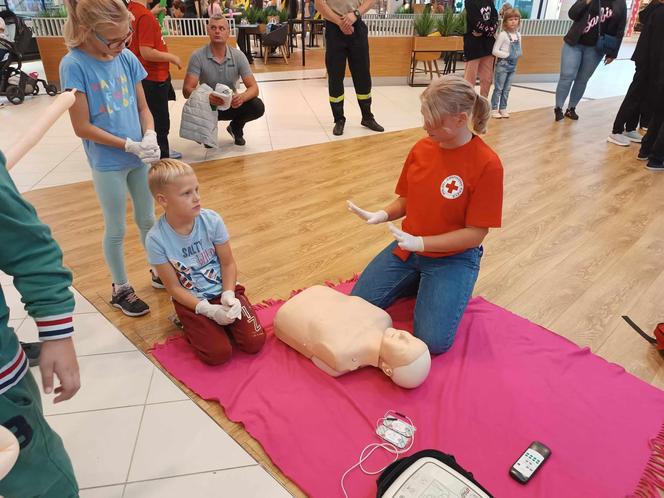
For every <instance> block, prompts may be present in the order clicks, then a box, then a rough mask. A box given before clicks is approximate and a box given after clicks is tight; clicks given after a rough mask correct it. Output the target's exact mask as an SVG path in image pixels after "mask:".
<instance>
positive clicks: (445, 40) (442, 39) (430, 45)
mask: <svg viewBox="0 0 664 498" xmlns="http://www.w3.org/2000/svg"><path fill="white" fill-rule="evenodd" d="M457 50H463V37H462V36H414V37H413V52H455V51H457Z"/></svg>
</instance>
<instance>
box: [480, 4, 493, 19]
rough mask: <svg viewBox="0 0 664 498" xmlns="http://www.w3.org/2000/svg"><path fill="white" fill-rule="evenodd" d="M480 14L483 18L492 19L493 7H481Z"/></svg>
mask: <svg viewBox="0 0 664 498" xmlns="http://www.w3.org/2000/svg"><path fill="white" fill-rule="evenodd" d="M480 14H481V15H482V19H483V20H484V21H488V20H489V19H491V7H481V8H480Z"/></svg>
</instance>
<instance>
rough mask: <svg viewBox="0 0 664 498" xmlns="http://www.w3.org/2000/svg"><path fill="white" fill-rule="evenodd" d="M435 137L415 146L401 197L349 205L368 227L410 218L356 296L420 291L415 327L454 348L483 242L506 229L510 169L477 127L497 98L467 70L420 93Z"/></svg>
mask: <svg viewBox="0 0 664 498" xmlns="http://www.w3.org/2000/svg"><path fill="white" fill-rule="evenodd" d="M420 98H421V101H422V115H423V117H424V129H425V130H426V131H427V133H428V134H429V136H428V137H426V138H424V139H422V140H420V141H419V142H417V143H416V144H415V146H414V147H413V148H412V149H411V151H410V154H408V158H407V159H406V163H405V164H404V167H403V170H402V172H401V177H400V178H399V181H398V183H397V187H396V194H397V195H398V196H399V197H398V198H397V199H396V200H394V201H393V202H392V203H390V204H389V205H388V206H387V207H386V208H385V209H383V210H381V211H375V212H372V211H365V210H363V209H360V208H358V207H357V206H355V205H354V204H353V203H352V202H350V201H348V209H349V210H350V211H352V212H354V213H355V214H357V215H358V216H359V217H361V218H362V219H364V220H366V222H367V223H368V224H377V223H383V222H386V221H393V220H397V219H399V218H402V217H404V216H405V218H404V220H403V223H402V228H403V230H399V229H398V228H396V227H395V226H394V225H393V224H392V223H390V224H389V229H390V232H392V234H393V235H394V238H395V239H396V241H395V242H393V243H392V244H390V245H389V246H387V247H386V248H385V249H384V250H383V251H382V252H381V253H380V254H378V255H377V256H376V257H375V258H374V259H373V261H372V262H371V263H369V266H368V267H367V268H366V269H365V270H364V272H363V273H362V275H361V276H360V279H359V280H358V282H357V284H355V288H354V289H353V295H355V296H359V297H362V298H364V299H366V300H367V301H369V302H370V303H372V304H374V305H376V306H379V307H380V308H387V307H388V306H390V305H391V304H392V303H393V302H394V301H395V300H396V299H398V298H400V297H405V296H413V295H416V296H417V302H416V305H415V319H414V334H415V336H416V337H419V338H420V339H422V340H423V341H424V342H426V344H427V345H428V346H429V350H430V351H431V353H433V354H438V353H443V352H445V351H447V350H448V349H449V348H450V346H452V342H453V341H454V336H455V334H456V330H457V327H458V325H459V321H460V320H461V316H462V315H463V312H464V310H465V309H466V305H467V304H468V300H469V299H470V296H471V294H472V292H473V287H474V286H475V281H476V280H477V275H478V273H479V269H480V259H481V258H482V252H483V250H482V246H481V244H482V241H483V240H484V237H486V235H487V233H488V232H489V228H491V227H500V224H501V216H502V203H503V167H502V165H501V163H500V159H499V158H498V155H497V154H496V153H495V152H494V151H493V150H491V148H490V147H489V146H488V145H486V144H485V143H484V141H483V140H482V139H481V138H480V137H478V136H476V135H474V134H473V133H472V132H471V131H470V129H469V128H468V121H469V119H470V120H472V124H473V130H474V131H475V132H477V133H484V132H485V131H486V124H487V121H488V119H489V113H490V105H489V102H488V101H487V99H485V98H484V97H481V96H479V95H477V93H475V90H474V89H473V87H472V86H471V85H470V83H468V82H467V81H465V80H464V79H462V78H460V77H458V76H452V75H448V76H443V77H442V78H440V79H438V80H436V81H434V82H433V83H431V84H430V85H429V87H428V88H427V89H426V90H425V91H424V92H423V93H422V95H421V97H420Z"/></svg>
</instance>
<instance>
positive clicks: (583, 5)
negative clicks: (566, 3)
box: [554, 0, 627, 121]
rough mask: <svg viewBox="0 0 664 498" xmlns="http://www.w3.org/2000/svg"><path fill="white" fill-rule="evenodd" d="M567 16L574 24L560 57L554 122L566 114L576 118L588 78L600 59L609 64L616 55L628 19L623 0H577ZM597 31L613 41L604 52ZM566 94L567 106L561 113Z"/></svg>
mask: <svg viewBox="0 0 664 498" xmlns="http://www.w3.org/2000/svg"><path fill="white" fill-rule="evenodd" d="M569 17H570V18H571V19H572V20H573V21H574V24H572V27H571V28H570V29H569V31H568V32H567V34H566V35H565V38H564V43H563V50H562V55H561V59H560V79H559V80H558V86H557V88H556V107H555V109H554V113H555V116H556V121H560V120H562V119H563V118H565V117H568V118H570V119H574V120H576V119H579V116H578V115H577V114H576V106H577V104H578V103H579V102H580V101H581V98H582V97H583V94H584V92H585V91H586V85H587V83H588V80H589V79H590V77H591V76H592V75H593V73H594V72H595V69H597V66H598V65H599V63H600V62H601V61H602V58H604V63H605V64H610V63H611V62H613V60H614V59H615V58H616V57H617V56H618V50H620V44H621V43H622V38H623V35H624V33H625V24H626V22H627V5H626V4H625V0H577V2H576V3H575V4H574V5H572V7H571V8H570V9H569ZM600 32H601V34H606V35H609V36H611V37H612V38H613V40H615V42H616V44H614V46H613V47H611V49H609V50H608V51H606V52H602V51H600V50H599V49H598V47H597V45H598V42H599V40H600ZM570 89H571V92H570ZM568 95H569V106H568V108H567V111H566V112H565V113H564V114H563V106H564V105H565V100H566V99H567V96H568Z"/></svg>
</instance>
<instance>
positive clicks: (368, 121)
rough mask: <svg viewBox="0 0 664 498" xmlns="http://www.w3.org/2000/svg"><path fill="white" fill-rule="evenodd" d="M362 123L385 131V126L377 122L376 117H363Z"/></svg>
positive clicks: (373, 128) (376, 129)
mask: <svg viewBox="0 0 664 498" xmlns="http://www.w3.org/2000/svg"><path fill="white" fill-rule="evenodd" d="M360 124H361V125H362V126H366V127H367V128H369V129H370V130H373V131H385V128H383V127H382V126H381V125H379V124H378V123H376V120H375V119H374V118H366V119H362V121H360Z"/></svg>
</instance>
